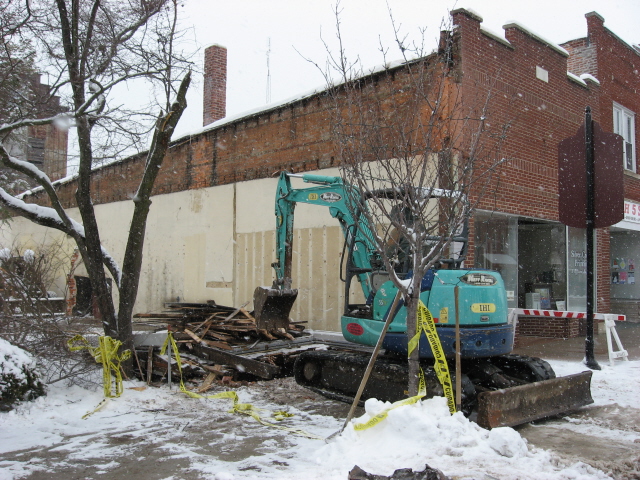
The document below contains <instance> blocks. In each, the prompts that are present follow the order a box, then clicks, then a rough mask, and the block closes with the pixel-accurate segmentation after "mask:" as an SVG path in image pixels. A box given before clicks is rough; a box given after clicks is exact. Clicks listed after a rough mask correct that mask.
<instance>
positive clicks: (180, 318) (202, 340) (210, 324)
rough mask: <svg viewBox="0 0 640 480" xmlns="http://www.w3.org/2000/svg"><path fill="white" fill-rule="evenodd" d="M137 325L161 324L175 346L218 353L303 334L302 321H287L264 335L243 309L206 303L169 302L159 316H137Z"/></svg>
mask: <svg viewBox="0 0 640 480" xmlns="http://www.w3.org/2000/svg"><path fill="white" fill-rule="evenodd" d="M134 318H135V319H136V323H146V324H158V325H159V324H163V325H167V326H168V328H169V329H170V330H171V331H172V332H173V335H174V338H175V339H176V341H177V342H178V343H193V342H195V343H196V344H199V345H206V346H209V347H213V348H218V349H221V350H233V348H234V347H235V346H246V345H247V344H249V345H251V344H253V343H256V342H258V341H260V340H277V339H289V340H293V339H294V338H295V337H299V336H301V335H303V330H304V326H303V325H301V324H302V323H305V322H290V324H289V326H288V328H287V329H286V330H285V329H284V328H280V329H277V330H272V331H271V332H267V331H266V330H261V329H258V328H257V327H256V320H255V318H254V317H253V316H252V315H251V313H250V312H248V311H247V310H245V309H244V308H243V307H239V308H233V307H226V306H222V305H217V304H216V303H215V302H213V301H209V302H207V303H168V304H166V305H165V311H163V312H160V313H138V314H136V315H134Z"/></svg>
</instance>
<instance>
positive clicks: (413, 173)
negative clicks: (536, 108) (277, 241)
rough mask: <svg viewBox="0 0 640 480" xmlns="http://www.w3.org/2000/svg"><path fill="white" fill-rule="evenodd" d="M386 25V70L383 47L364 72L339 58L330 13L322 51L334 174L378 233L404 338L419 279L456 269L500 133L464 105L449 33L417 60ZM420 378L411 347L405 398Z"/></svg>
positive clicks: (489, 182) (485, 105)
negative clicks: (392, 49) (328, 40)
mask: <svg viewBox="0 0 640 480" xmlns="http://www.w3.org/2000/svg"><path fill="white" fill-rule="evenodd" d="M391 18H392V24H393V28H394V30H395V33H396V46H397V47H398V51H399V52H400V54H401V56H402V59H401V60H400V61H399V62H395V63H390V62H387V59H386V56H387V55H388V49H387V48H385V47H384V46H383V47H382V48H380V50H381V52H382V54H383V56H384V61H385V64H384V65H383V66H382V67H380V68H379V69H377V70H375V71H364V69H363V68H362V67H361V66H360V65H359V63H358V62H350V61H349V59H348V58H347V55H346V54H345V50H344V47H343V45H342V38H341V35H340V20H339V6H338V7H337V8H336V19H337V30H338V40H339V51H338V53H337V54H336V55H334V54H332V52H331V50H330V49H329V50H328V51H329V62H328V66H329V71H328V73H327V74H326V78H327V80H328V81H329V82H330V89H329V91H330V95H331V98H332V99H333V100H334V107H335V108H334V110H333V112H334V118H333V126H334V135H335V140H336V144H337V148H338V152H339V158H340V160H341V171H342V176H343V178H344V180H345V182H346V183H348V184H351V185H354V186H355V187H357V192H358V194H357V195H354V198H352V199H351V204H352V205H353V206H354V208H356V209H357V210H358V212H359V213H360V214H362V215H364V216H365V217H366V218H367V221H368V223H369V225H373V226H375V227H376V228H375V231H374V238H373V239H372V240H373V241H374V243H375V245H376V247H377V250H378V251H379V253H380V256H381V260H382V261H383V262H384V266H385V269H386V271H387V272H388V273H389V274H390V278H391V280H392V281H393V283H394V284H395V285H396V286H397V287H398V289H399V290H400V291H401V292H402V296H403V298H404V302H405V305H406V308H407V335H408V338H409V339H411V338H413V336H414V335H415V334H416V321H417V310H418V305H419V301H420V291H421V290H420V288H421V282H422V279H423V277H424V275H425V273H426V272H427V271H428V270H429V269H431V268H436V269H437V268H456V267H458V266H460V265H461V264H462V263H463V262H464V258H465V255H466V245H467V243H466V242H463V241H461V240H462V239H464V238H465V237H466V236H468V230H467V224H468V220H469V219H470V217H471V215H472V213H473V209H474V205H475V204H477V202H478V201H479V200H480V198H482V197H483V196H484V195H485V193H486V192H487V189H489V188H492V186H495V183H494V180H495V177H494V176H493V173H495V170H496V168H497V167H498V166H499V165H500V164H501V163H503V162H504V159H502V158H501V156H500V147H501V144H502V142H503V140H504V138H505V135H506V131H507V129H508V125H495V126H491V125H490V124H489V122H488V116H489V107H490V105H491V96H490V95H489V96H485V97H484V98H468V97H463V95H462V89H461V83H460V81H459V80H460V75H461V72H460V69H459V68H458V65H457V64H456V61H455V53H456V52H455V48H456V43H455V37H454V34H453V33H451V30H450V29H449V31H447V30H446V29H443V33H442V34H441V37H440V45H439V48H438V50H437V51H435V52H433V53H430V54H428V55H425V52H424V49H423V47H422V45H421V44H419V45H415V44H414V45H408V44H407V42H406V39H405V38H401V37H400V36H399V32H398V29H397V28H396V27H395V24H394V22H393V17H391ZM332 77H333V78H336V80H331V78H332ZM382 192H385V193H382ZM365 203H367V205H365ZM400 272H402V273H400ZM407 272H409V273H408V274H407ZM418 372H419V352H418V349H417V348H416V349H415V350H414V351H413V352H412V353H411V355H410V357H409V393H410V395H415V394H416V393H417V390H418Z"/></svg>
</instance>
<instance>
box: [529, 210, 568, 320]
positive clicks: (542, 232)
mask: <svg viewBox="0 0 640 480" xmlns="http://www.w3.org/2000/svg"><path fill="white" fill-rule="evenodd" d="M565 252H566V238H565V227H564V225H560V224H557V223H547V222H541V221H537V220H529V219H521V220H520V221H519V223H518V266H519V269H520V275H519V279H518V292H519V305H520V306H521V307H524V308H536V307H537V308H541V309H543V310H549V309H551V310H558V309H561V310H564V309H565V308H566V300H567V295H566V294H567V278H566V275H565V272H566V255H565ZM563 307H565V308H563Z"/></svg>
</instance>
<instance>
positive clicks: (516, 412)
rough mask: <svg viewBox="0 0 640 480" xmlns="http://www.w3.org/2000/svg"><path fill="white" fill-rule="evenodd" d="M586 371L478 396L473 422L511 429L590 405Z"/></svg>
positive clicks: (485, 426)
mask: <svg viewBox="0 0 640 480" xmlns="http://www.w3.org/2000/svg"><path fill="white" fill-rule="evenodd" d="M592 373H593V372H591V371H586V372H582V373H576V374H574V375H568V376H566V377H559V378H553V379H551V380H543V381H541V382H535V383H529V384H526V385H520V386H517V387H512V388H505V389H501V390H494V391H491V392H482V393H480V394H479V395H478V419H477V423H478V425H480V426H481V427H484V428H496V427H512V426H514V425H520V424H522V423H527V422H531V421H533V420H539V419H541V418H546V417H552V416H554V415H558V414H561V413H566V412H570V411H571V410H575V409H577V408H579V407H582V406H584V405H589V404H590V403H593V398H591V375H592Z"/></svg>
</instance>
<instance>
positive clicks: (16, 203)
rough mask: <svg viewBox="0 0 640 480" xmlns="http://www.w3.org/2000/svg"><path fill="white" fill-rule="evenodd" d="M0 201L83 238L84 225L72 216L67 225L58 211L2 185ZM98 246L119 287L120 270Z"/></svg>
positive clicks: (105, 251) (26, 214)
mask: <svg viewBox="0 0 640 480" xmlns="http://www.w3.org/2000/svg"><path fill="white" fill-rule="evenodd" d="M0 202H2V203H4V204H5V206H6V207H7V208H9V209H10V210H12V211H14V212H15V213H17V214H19V215H22V216H23V217H26V218H28V219H29V220H31V221H32V222H34V223H37V224H38V225H42V226H43V227H49V228H55V229H56V230H60V231H61V232H63V233H66V234H67V235H69V236H70V237H73V238H80V239H82V240H84V239H85V232H84V226H83V225H82V224H80V223H78V222H76V221H75V220H74V219H73V218H69V217H68V221H69V225H70V227H69V226H68V225H67V224H65V222H64V221H63V220H62V218H60V215H58V212H56V211H55V210H54V209H53V208H51V207H43V206H41V205H37V204H34V203H26V202H24V201H23V200H20V199H19V198H16V197H14V196H12V195H10V194H9V193H7V192H6V191H5V190H4V189H3V188H2V187H0ZM100 248H101V250H102V257H103V263H104V265H105V266H106V267H107V269H108V270H109V273H111V276H112V277H113V278H114V280H115V281H116V284H117V286H118V288H119V287H120V283H121V281H122V271H121V270H120V267H119V266H118V263H117V262H116V261H115V259H114V258H113V257H112V256H111V254H110V253H109V252H108V251H107V250H106V249H105V248H104V247H103V246H101V247H100Z"/></svg>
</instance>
